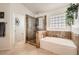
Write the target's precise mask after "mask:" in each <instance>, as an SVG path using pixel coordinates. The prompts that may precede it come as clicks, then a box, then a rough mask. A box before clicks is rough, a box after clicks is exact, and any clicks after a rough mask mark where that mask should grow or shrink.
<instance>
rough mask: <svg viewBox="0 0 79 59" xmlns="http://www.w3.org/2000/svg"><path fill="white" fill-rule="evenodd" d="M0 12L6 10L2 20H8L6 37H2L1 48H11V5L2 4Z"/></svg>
mask: <svg viewBox="0 0 79 59" xmlns="http://www.w3.org/2000/svg"><path fill="white" fill-rule="evenodd" d="M0 12H4V13H5V16H4V19H0V22H6V23H7V24H6V34H5V37H0V50H5V49H9V48H10V5H9V4H0Z"/></svg>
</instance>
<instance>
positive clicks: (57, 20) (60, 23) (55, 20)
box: [48, 15, 66, 30]
mask: <svg viewBox="0 0 79 59" xmlns="http://www.w3.org/2000/svg"><path fill="white" fill-rule="evenodd" d="M48 28H49V29H55V30H56V29H57V30H59V29H64V28H66V23H65V15H56V16H51V17H49V19H48Z"/></svg>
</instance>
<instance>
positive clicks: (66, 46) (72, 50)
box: [40, 37, 77, 55]
mask: <svg viewBox="0 0 79 59" xmlns="http://www.w3.org/2000/svg"><path fill="white" fill-rule="evenodd" d="M40 48H43V49H46V50H48V51H50V52H53V53H56V54H61V55H76V54H77V47H76V45H75V44H74V43H73V41H72V40H68V39H62V38H56V37H45V38H42V39H40Z"/></svg>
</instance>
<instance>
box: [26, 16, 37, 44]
mask: <svg viewBox="0 0 79 59" xmlns="http://www.w3.org/2000/svg"><path fill="white" fill-rule="evenodd" d="M27 17H28V18H26V20H27V21H26V23H27V28H26V41H27V42H28V43H30V44H33V45H35V43H36V27H35V18H33V17H31V16H27Z"/></svg>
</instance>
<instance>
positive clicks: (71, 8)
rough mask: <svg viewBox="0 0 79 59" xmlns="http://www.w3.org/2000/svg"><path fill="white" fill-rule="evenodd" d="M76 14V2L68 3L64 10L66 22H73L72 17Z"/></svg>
mask: <svg viewBox="0 0 79 59" xmlns="http://www.w3.org/2000/svg"><path fill="white" fill-rule="evenodd" d="M77 16H78V4H72V3H71V4H70V6H69V7H68V8H67V10H66V23H67V24H68V25H72V24H74V19H77Z"/></svg>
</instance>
